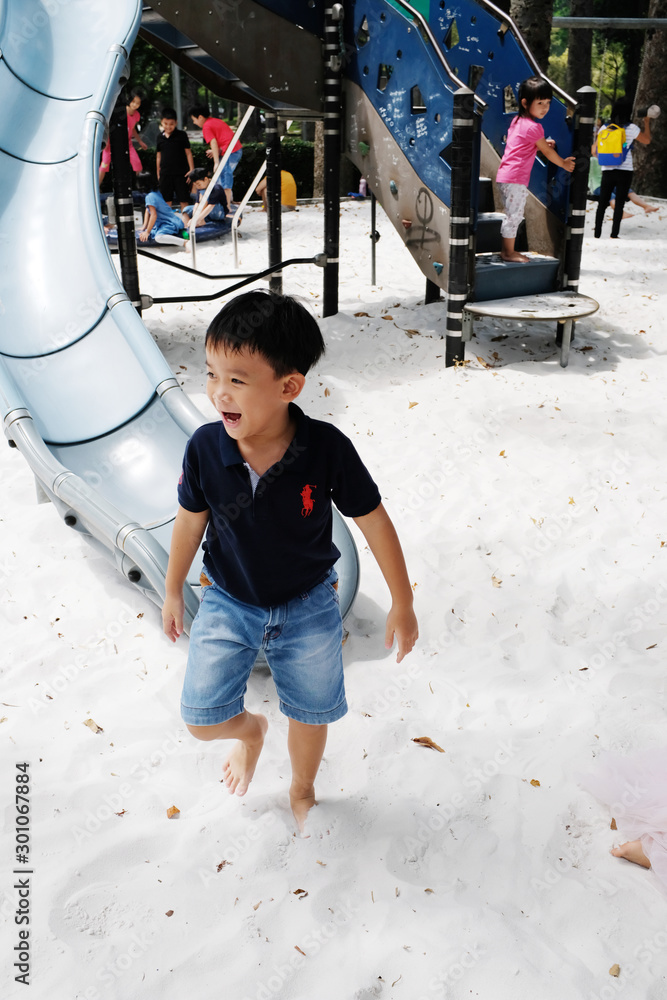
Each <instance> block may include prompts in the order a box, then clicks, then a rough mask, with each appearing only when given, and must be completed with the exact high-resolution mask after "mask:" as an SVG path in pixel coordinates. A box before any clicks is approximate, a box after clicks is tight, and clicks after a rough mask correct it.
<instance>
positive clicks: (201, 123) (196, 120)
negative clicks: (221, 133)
mask: <svg viewBox="0 0 667 1000" xmlns="http://www.w3.org/2000/svg"><path fill="white" fill-rule="evenodd" d="M190 117H191V118H192V121H193V122H194V124H195V125H198V126H199V128H203V127H204V122H205V121H206V119H205V118H204V116H203V115H198V116H197V117H196V118H195V116H194V115H190Z"/></svg>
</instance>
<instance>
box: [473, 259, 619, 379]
mask: <svg viewBox="0 0 667 1000" xmlns="http://www.w3.org/2000/svg"><path fill="white" fill-rule="evenodd" d="M514 266H516V267H529V266H531V265H529V264H523V265H514ZM599 308H600V307H599V304H598V303H597V302H596V301H595V299H592V298H591V297H590V296H589V295H581V294H580V293H579V292H547V293H545V294H536V295H533V294H530V295H518V296H515V297H503V298H497V299H489V300H488V301H486V302H468V303H466V306H465V309H464V310H463V319H464V322H463V339H464V341H465V340H470V338H471V336H472V323H473V320H474V319H477V318H479V317H480V316H492V317H495V318H502V319H513V320H521V321H522V322H527V321H532V322H540V321H544V322H556V323H558V324H559V328H558V335H557V340H558V341H559V343H560V364H561V368H565V367H567V361H568V355H569V350H570V341H571V338H572V328H573V324H574V321H575V320H577V319H581V318H582V316H590V315H591V314H592V313H594V312H597V310H598V309H599Z"/></svg>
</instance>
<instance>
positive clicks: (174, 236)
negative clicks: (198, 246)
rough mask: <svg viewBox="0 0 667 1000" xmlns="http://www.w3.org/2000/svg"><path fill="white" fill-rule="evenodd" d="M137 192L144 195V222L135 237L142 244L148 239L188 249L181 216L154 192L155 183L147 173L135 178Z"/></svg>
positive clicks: (157, 192)
mask: <svg viewBox="0 0 667 1000" xmlns="http://www.w3.org/2000/svg"><path fill="white" fill-rule="evenodd" d="M137 183H138V187H139V190H140V191H142V192H144V193H145V194H146V207H145V212H144V222H143V225H142V227H141V229H140V230H139V231H138V232H137V236H138V237H139V239H140V240H141V242H142V243H145V242H146V241H147V240H148V239H149V238H152V239H153V240H155V242H156V243H171V244H173V245H174V246H179V247H185V248H186V249H188V246H187V241H186V240H185V238H184V237H183V226H184V225H185V222H184V219H183V216H182V215H179V213H178V212H175V211H174V210H173V208H172V207H171V205H168V204H167V203H166V201H165V200H164V198H163V197H162V195H161V194H160V192H159V191H158V190H156V188H157V181H156V180H155V179H154V178H153V176H152V175H151V174H149V173H145V174H139V177H138V178H137Z"/></svg>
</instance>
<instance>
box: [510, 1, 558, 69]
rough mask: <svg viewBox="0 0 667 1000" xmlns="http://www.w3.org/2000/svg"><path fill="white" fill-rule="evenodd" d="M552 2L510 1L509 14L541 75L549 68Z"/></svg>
mask: <svg viewBox="0 0 667 1000" xmlns="http://www.w3.org/2000/svg"><path fill="white" fill-rule="evenodd" d="M553 9H554V0H512V6H511V8H510V13H511V17H512V20H513V21H514V22H515V23H516V26H517V27H518V29H519V31H520V32H521V34H522V35H523V37H524V40H525V42H526V44H527V45H528V48H529V49H530V51H531V52H532V53H533V56H534V58H535V60H536V62H537V64H538V65H539V67H540V69H541V70H542V72H543V73H546V72H547V70H548V68H549V49H550V47H551V18H552V15H553Z"/></svg>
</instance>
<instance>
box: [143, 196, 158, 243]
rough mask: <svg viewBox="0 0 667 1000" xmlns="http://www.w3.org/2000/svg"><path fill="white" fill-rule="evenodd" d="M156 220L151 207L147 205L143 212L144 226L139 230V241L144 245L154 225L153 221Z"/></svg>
mask: <svg viewBox="0 0 667 1000" xmlns="http://www.w3.org/2000/svg"><path fill="white" fill-rule="evenodd" d="M156 219H157V212H156V211H155V209H154V208H153V206H152V205H149V206H148V207H147V209H146V211H145V212H144V224H143V226H142V228H141V229H140V230H139V239H140V240H141V242H142V243H145V242H146V240H147V239H148V237H149V236H150V234H151V229H152V228H153V226H154V225H155V220H156Z"/></svg>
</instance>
